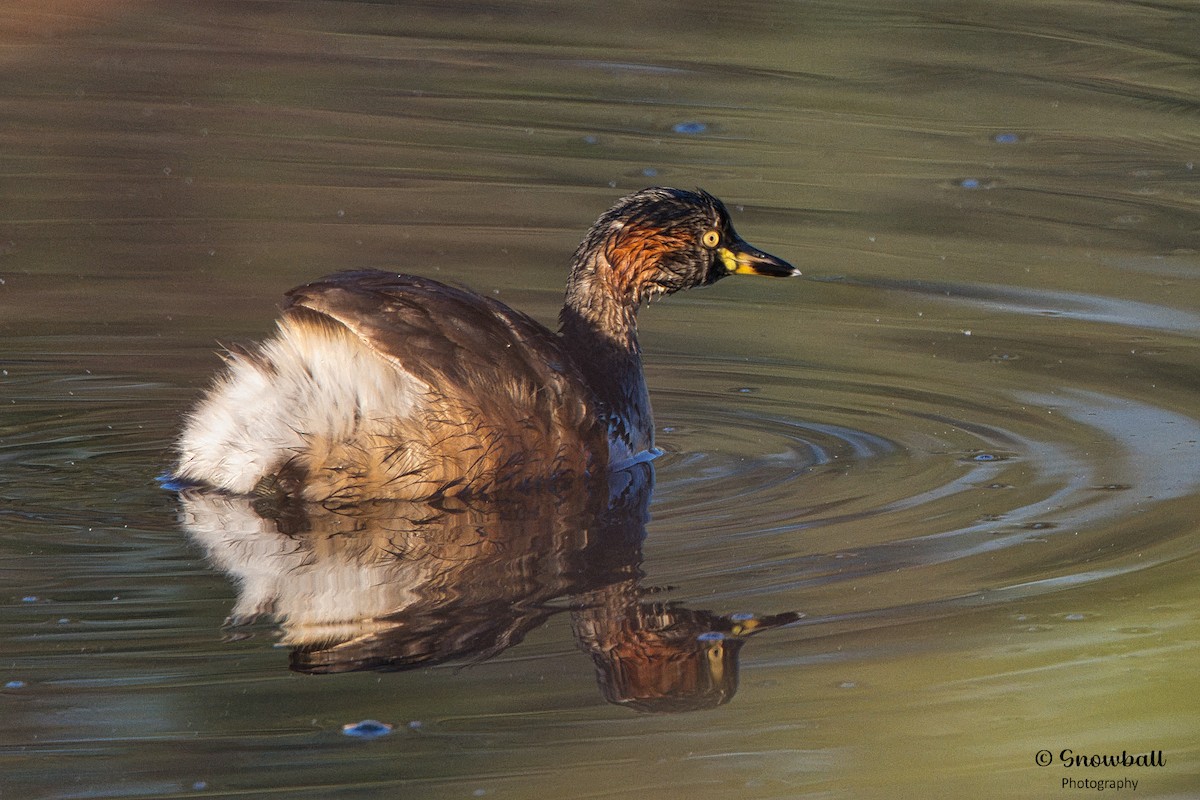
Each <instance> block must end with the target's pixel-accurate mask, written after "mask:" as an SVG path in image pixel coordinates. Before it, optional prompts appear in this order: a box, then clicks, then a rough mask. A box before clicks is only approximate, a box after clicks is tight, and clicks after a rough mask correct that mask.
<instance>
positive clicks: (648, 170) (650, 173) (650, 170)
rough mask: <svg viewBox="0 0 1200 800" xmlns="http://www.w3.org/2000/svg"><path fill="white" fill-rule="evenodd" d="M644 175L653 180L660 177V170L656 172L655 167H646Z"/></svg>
mask: <svg viewBox="0 0 1200 800" xmlns="http://www.w3.org/2000/svg"><path fill="white" fill-rule="evenodd" d="M642 175H643V176H644V177H646V178H653V177H655V176H656V175H658V170H656V169H655V168H654V167H646V168H645V169H643V170H642Z"/></svg>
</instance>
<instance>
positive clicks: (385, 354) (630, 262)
mask: <svg viewBox="0 0 1200 800" xmlns="http://www.w3.org/2000/svg"><path fill="white" fill-rule="evenodd" d="M735 272H736V273H753V274H762V275H772V276H779V277H782V276H787V275H793V274H798V273H797V272H796V270H794V269H793V268H792V267H791V266H790V265H788V264H786V263H785V262H783V261H781V260H779V259H777V258H775V257H773V256H769V255H767V254H765V253H762V252H761V251H758V250H756V249H754V248H753V247H751V246H749V245H748V244H746V243H745V242H744V241H742V240H741V239H740V238H739V237H738V235H737V233H736V232H735V231H734V230H733V227H732V225H731V223H730V221H729V215H728V213H727V212H726V210H725V208H724V206H722V205H721V203H720V201H718V200H717V199H716V198H714V197H712V196H711V195H708V194H706V193H704V192H685V191H681V190H677V189H663V188H655V189H646V190H643V191H641V192H637V193H635V194H633V195H630V196H628V197H626V198H623V199H622V200H621V201H619V202H618V203H617V204H616V205H615V206H613V208H611V209H610V210H609V211H607V212H606V213H605V214H604V215H602V216H601V217H600V219H599V220H598V221H597V222H596V224H595V225H594V226H592V228H591V230H590V231H589V232H588V234H587V236H586V237H585V238H584V240H583V242H582V243H581V244H580V246H579V248H578V250H577V251H576V253H575V257H574V262H573V265H572V270H571V276H570V279H569V281H568V284H567V296H566V302H565V304H564V306H563V310H562V312H561V314H560V331H559V333H557V334H556V333H554V332H552V331H550V330H549V329H547V328H545V327H544V326H542V325H541V324H540V323H538V322H537V321H535V320H533V319H532V318H530V317H528V316H527V315H525V314H522V313H521V312H519V311H516V310H514V309H511V308H509V307H507V306H505V305H504V304H502V303H499V302H497V301H495V300H492V299H490V298H486V297H483V296H480V295H478V294H474V293H472V292H468V291H465V290H463V289H459V288H455V287H452V286H447V285H446V284H443V283H439V282H437V281H434V280H431V279H428V278H422V277H416V276H412V275H403V274H395V273H388V272H382V271H378V270H366V271H357V272H342V273H337V274H334V275H330V276H328V277H325V278H322V279H320V280H318V281H315V282H313V283H310V284H306V285H304V286H300V287H298V288H296V289H293V290H292V291H290V292H288V293H287V300H286V303H285V305H284V309H283V315H282V317H281V319H280V320H279V324H278V332H277V333H276V335H275V336H273V337H272V338H270V339H268V340H266V341H265V342H263V343H261V344H259V345H257V346H255V347H253V348H250V349H248V350H244V351H239V352H231V353H229V354H228V355H227V357H226V360H227V369H226V371H225V372H224V373H223V374H222V375H221V376H220V377H218V379H217V381H216V383H215V384H214V386H213V387H212V388H211V389H210V390H209V391H208V393H207V394H206V395H205V397H204V398H203V399H202V400H201V402H200V403H199V405H198V406H197V407H196V409H195V410H194V411H193V412H192V413H191V414H190V415H189V417H188V420H187V423H186V425H185V428H184V431H183V433H182V435H181V437H180V440H179V444H178V450H179V461H178V465H177V468H176V470H175V474H176V477H177V478H178V480H179V481H181V482H184V483H190V484H198V485H201V486H206V487H210V488H213V489H217V490H221V491H226V492H230V493H233V494H249V495H255V494H257V495H267V496H287V497H293V498H298V499H302V500H308V501H317V502H325V503H335V504H336V503H351V502H357V501H360V500H364V499H372V498H402V499H428V498H436V497H444V496H449V495H455V494H460V493H467V494H475V495H481V496H483V495H496V494H502V493H504V492H506V491H512V490H516V489H520V488H521V487H524V486H528V485H531V484H546V483H551V482H554V481H556V480H560V479H564V478H568V477H573V476H585V475H598V474H602V473H603V472H604V471H606V470H608V469H610V468H612V467H616V466H619V465H620V464H621V463H622V462H625V461H627V460H628V459H630V458H636V457H638V456H639V455H641V454H643V453H645V452H647V451H649V450H650V449H652V448H653V446H654V434H653V420H652V416H651V411H650V403H649V395H648V393H647V390H646V384H645V380H644V378H643V376H642V363H641V351H640V348H639V346H638V342H637V325H636V315H637V311H638V308H639V307H640V306H641V305H642V304H643V303H645V302H646V301H648V300H650V299H652V298H654V297H656V296H659V295H664V294H670V293H673V292H676V291H679V290H681V289H686V288H689V287H694V286H704V285H707V284H711V283H713V282H714V281H716V280H718V279H720V278H722V277H724V276H726V275H729V274H732V273H735Z"/></svg>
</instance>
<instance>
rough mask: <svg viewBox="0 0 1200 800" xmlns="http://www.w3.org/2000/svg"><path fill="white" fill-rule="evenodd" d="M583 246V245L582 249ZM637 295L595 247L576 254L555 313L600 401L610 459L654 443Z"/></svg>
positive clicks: (569, 348) (564, 338)
mask: <svg viewBox="0 0 1200 800" xmlns="http://www.w3.org/2000/svg"><path fill="white" fill-rule="evenodd" d="M581 250H582V248H581ZM637 311H638V305H637V302H636V300H633V299H631V298H630V297H629V296H628V295H627V294H626V293H623V292H621V291H620V286H619V284H618V283H617V282H616V281H614V280H613V269H612V265H611V264H609V263H608V261H607V259H606V258H605V257H604V256H603V255H602V254H601V253H599V252H597V251H595V250H593V251H592V252H591V253H590V254H587V253H582V254H577V256H576V263H575V268H574V270H573V271H572V273H571V278H570V280H569V281H568V283H567V297H566V303H565V304H564V305H563V310H562V313H561V314H560V315H559V323H560V328H559V332H560V335H561V337H562V341H563V345H564V346H565V347H566V349H567V351H568V352H569V353H570V354H571V357H572V360H573V361H574V362H575V366H576V367H577V368H578V369H579V371H580V372H581V373H582V374H583V378H584V380H585V381H587V384H588V386H589V387H590V388H591V390H592V394H593V395H594V396H595V398H596V399H597V400H598V401H599V402H600V404H601V412H602V414H603V415H604V417H605V420H606V422H607V424H608V430H609V445H610V446H609V450H610V458H611V460H614V461H619V460H623V459H625V458H628V457H629V456H633V455H637V454H638V453H641V452H643V451H645V450H649V449H651V448H652V447H654V419H653V416H652V414H651V411H650V395H649V392H648V391H647V389H646V379H645V377H644V376H643V374H642V351H641V348H640V347H639V346H638V339H637Z"/></svg>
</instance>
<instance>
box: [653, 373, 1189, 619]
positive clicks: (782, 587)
mask: <svg viewBox="0 0 1200 800" xmlns="http://www.w3.org/2000/svg"><path fill="white" fill-rule="evenodd" d="M655 378H656V380H657V381H658V382H659V384H666V385H668V386H669V387H670V388H669V389H667V390H665V391H660V392H657V393H656V395H655V402H656V413H657V419H658V421H659V424H660V426H661V429H660V444H661V446H662V447H663V448H664V450H665V451H666V455H665V456H664V458H663V459H661V460H660V462H659V469H658V486H657V490H656V503H655V507H654V511H655V514H654V523H653V525H654V527H653V528H652V533H651V536H650V543H651V553H652V555H653V554H654V553H655V552H656V551H655V548H654V546H653V545H654V543H655V542H658V541H661V542H663V547H662V552H663V553H664V555H663V558H662V560H661V561H659V562H655V561H654V559H653V558H652V559H651V563H650V567H651V573H652V575H654V570H655V568H659V569H661V570H662V572H663V575H662V576H661V577H659V576H655V577H656V579H659V580H662V581H663V582H664V583H667V584H670V585H672V586H677V587H679V588H680V590H681V591H682V592H684V593H691V592H702V593H703V594H704V596H705V597H712V596H714V595H717V596H722V597H724V598H748V597H750V596H755V597H757V598H758V599H757V600H755V601H753V602H757V603H759V604H761V603H762V602H763V601H762V597H763V596H768V597H770V596H773V599H774V601H776V602H793V603H798V604H800V605H802V606H804V609H803V610H806V611H810V612H811V611H818V612H819V611H821V610H824V611H826V612H827V613H828V614H829V615H831V616H830V617H826V618H825V621H828V620H829V619H832V618H846V617H851V616H861V615H863V614H867V615H871V616H875V615H878V614H881V613H882V614H892V613H895V612H896V611H897V610H899V609H912V608H913V607H915V606H923V605H927V604H930V603H934V604H942V603H945V602H947V601H960V602H961V601H970V602H981V601H983V602H986V601H988V600H990V599H995V598H997V597H998V596H999V595H1003V596H1012V595H1014V594H1018V595H1019V594H1031V593H1038V592H1041V591H1046V590H1049V589H1051V588H1054V587H1057V586H1061V585H1063V584H1065V583H1071V582H1085V581H1092V580H1098V579H1102V578H1105V577H1107V576H1111V575H1114V574H1119V573H1121V572H1125V571H1129V570H1133V569H1140V568H1143V567H1146V566H1149V565H1151V564H1154V563H1161V561H1162V560H1164V559H1169V558H1171V557H1173V555H1175V554H1178V553H1179V552H1181V548H1184V549H1186V543H1184V542H1181V541H1178V536H1179V534H1178V531H1179V530H1180V527H1179V526H1178V525H1170V526H1162V525H1157V526H1156V525H1155V523H1153V522H1151V520H1155V519H1159V518H1160V515H1162V514H1168V515H1175V514H1179V513H1186V510H1182V509H1181V508H1176V507H1175V505H1178V504H1175V505H1173V504H1172V501H1174V500H1179V499H1183V498H1186V497H1188V496H1189V495H1191V494H1192V493H1194V492H1195V491H1196V476H1197V475H1200V470H1198V469H1197V467H1198V466H1200V446H1197V444H1196V443H1197V442H1198V441H1200V423H1198V422H1197V421H1196V420H1194V419H1192V418H1189V417H1186V416H1183V415H1181V414H1178V413H1174V412H1171V411H1168V410H1166V409H1162V408H1158V407H1155V406H1152V405H1149V404H1146V403H1140V402H1135V401H1132V400H1128V399H1125V398H1118V397H1113V396H1109V395H1105V394H1101V393H1098V392H1093V391H1086V390H1083V389H1073V390H1058V391H1055V392H1053V393H1049V392H1047V393H1040V392H1036V391H1016V390H1014V391H1012V392H1010V393H1009V395H1008V396H1007V397H1006V398H1005V399H1004V400H1003V401H996V400H993V401H992V402H991V403H988V402H985V401H983V400H980V399H973V398H972V397H971V394H970V393H969V392H968V391H966V390H965V389H964V387H963V386H961V385H951V386H945V387H938V388H937V389H935V388H934V387H932V386H931V385H930V384H929V383H925V384H924V385H923V386H921V387H919V388H914V387H910V388H908V389H903V390H902V389H901V387H899V386H897V385H896V383H895V381H894V379H893V378H892V377H885V376H871V375H862V374H856V375H855V376H854V377H853V378H852V379H851V378H846V377H845V376H842V377H838V376H836V375H833V374H830V373H828V372H824V373H823V372H821V371H819V370H814V369H812V368H808V367H802V366H798V365H787V364H770V365H764V364H762V363H757V364H741V365H737V366H736V367H733V368H731V366H730V365H729V364H726V363H715V362H714V363H705V362H704V361H703V360H702V359H701V360H694V359H679V360H676V361H673V362H671V363H670V364H669V365H668V366H667V367H666V368H665V369H662V368H660V371H659V372H658V374H656V376H655ZM966 380H968V381H969V378H967V379H966ZM1164 452H1171V453H1172V459H1171V461H1170V462H1169V463H1168V462H1165V461H1164V459H1163V458H1162V455H1163V453H1164ZM1163 530H1169V531H1174V532H1175V533H1172V534H1166V535H1164V534H1161V533H1156V532H1155V531H1163ZM848 582H849V583H850V585H849V586H847V585H846V584H847V583H848ZM750 602H751V601H749V600H747V603H748V604H749V603H750ZM810 618H814V615H812V614H811V613H810ZM819 619H820V615H819V613H818V614H817V615H816V616H815V618H814V621H818V620H819Z"/></svg>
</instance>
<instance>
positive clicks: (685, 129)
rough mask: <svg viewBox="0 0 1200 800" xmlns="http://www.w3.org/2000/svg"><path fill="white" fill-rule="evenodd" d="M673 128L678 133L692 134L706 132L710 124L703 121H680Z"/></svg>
mask: <svg viewBox="0 0 1200 800" xmlns="http://www.w3.org/2000/svg"><path fill="white" fill-rule="evenodd" d="M671 130H673V131H675V132H676V133H685V134H689V135H692V134H697V133H704V132H705V131H706V130H708V126H707V125H705V124H704V123H703V122H678V123H676V124H675V127H673V128H671Z"/></svg>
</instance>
